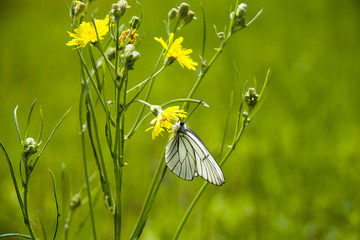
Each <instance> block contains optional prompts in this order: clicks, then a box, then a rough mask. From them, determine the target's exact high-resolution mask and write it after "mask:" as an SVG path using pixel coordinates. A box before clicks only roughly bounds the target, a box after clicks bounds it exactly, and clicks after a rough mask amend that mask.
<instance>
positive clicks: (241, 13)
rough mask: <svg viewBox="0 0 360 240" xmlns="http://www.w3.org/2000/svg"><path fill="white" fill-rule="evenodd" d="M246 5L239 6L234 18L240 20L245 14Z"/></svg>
mask: <svg viewBox="0 0 360 240" xmlns="http://www.w3.org/2000/svg"><path fill="white" fill-rule="evenodd" d="M246 9H247V5H246V4H245V3H241V4H239V6H238V7H237V9H236V17H238V18H241V17H243V16H244V15H245V14H246Z"/></svg>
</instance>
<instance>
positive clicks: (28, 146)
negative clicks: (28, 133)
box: [24, 137, 40, 155]
mask: <svg viewBox="0 0 360 240" xmlns="http://www.w3.org/2000/svg"><path fill="white" fill-rule="evenodd" d="M39 145H40V143H37V142H35V140H34V139H33V138H31V137H30V138H27V139H26V140H25V143H24V152H25V153H27V154H29V155H31V154H34V153H36V152H37V151H38V150H37V148H38V147H39Z"/></svg>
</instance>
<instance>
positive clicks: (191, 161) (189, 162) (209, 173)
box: [165, 124, 225, 186]
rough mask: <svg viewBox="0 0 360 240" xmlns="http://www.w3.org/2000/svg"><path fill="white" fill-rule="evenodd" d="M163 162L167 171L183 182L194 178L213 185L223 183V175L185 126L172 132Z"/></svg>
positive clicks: (207, 152)
mask: <svg viewBox="0 0 360 240" xmlns="http://www.w3.org/2000/svg"><path fill="white" fill-rule="evenodd" d="M165 160H166V164H167V166H168V167H169V169H170V170H171V171H172V172H173V173H175V174H176V175H177V176H179V177H180V178H182V179H185V180H192V179H193V178H194V176H197V175H200V176H201V177H202V178H204V179H205V180H207V181H208V182H210V183H212V184H214V185H218V186H220V185H222V184H224V183H225V178H224V174H223V173H222V171H221V169H220V167H219V165H218V164H217V162H216V161H215V159H214V157H213V156H212V155H211V153H210V152H209V150H208V149H207V148H206V146H205V144H204V143H203V142H202V141H201V140H200V138H199V137H198V136H197V135H196V134H195V133H194V132H193V131H191V130H190V129H189V128H186V126H185V124H183V126H182V125H181V126H180V127H179V128H178V129H177V130H173V132H172V134H171V136H170V139H169V142H168V144H167V146H166V152H165Z"/></svg>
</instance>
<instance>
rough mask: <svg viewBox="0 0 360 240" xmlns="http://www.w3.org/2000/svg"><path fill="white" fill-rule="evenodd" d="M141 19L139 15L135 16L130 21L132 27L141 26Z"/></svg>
mask: <svg viewBox="0 0 360 240" xmlns="http://www.w3.org/2000/svg"><path fill="white" fill-rule="evenodd" d="M139 23H140V19H139V18H138V17H137V16H133V17H132V18H131V20H130V22H129V25H130V29H136V28H137V27H138V26H139Z"/></svg>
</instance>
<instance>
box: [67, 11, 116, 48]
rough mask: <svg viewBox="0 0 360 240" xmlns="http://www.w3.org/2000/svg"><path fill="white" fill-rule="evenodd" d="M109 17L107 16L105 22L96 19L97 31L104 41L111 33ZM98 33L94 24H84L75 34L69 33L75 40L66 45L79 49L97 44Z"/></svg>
mask: <svg viewBox="0 0 360 240" xmlns="http://www.w3.org/2000/svg"><path fill="white" fill-rule="evenodd" d="M108 24H109V16H108V15H106V17H105V19H104V20H99V19H95V26H96V31H97V33H98V35H99V39H100V40H102V39H103V36H105V35H106V34H107V33H108V31H109V27H108ZM96 31H95V28H94V24H93V23H88V22H82V23H81V24H80V26H79V27H78V28H76V29H75V30H74V32H73V33H71V32H68V33H69V35H70V37H73V38H74V39H72V40H70V41H69V42H67V43H66V45H67V46H77V48H80V47H85V46H86V45H87V44H88V43H89V42H91V43H95V42H97V41H98V38H97V36H96Z"/></svg>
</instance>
